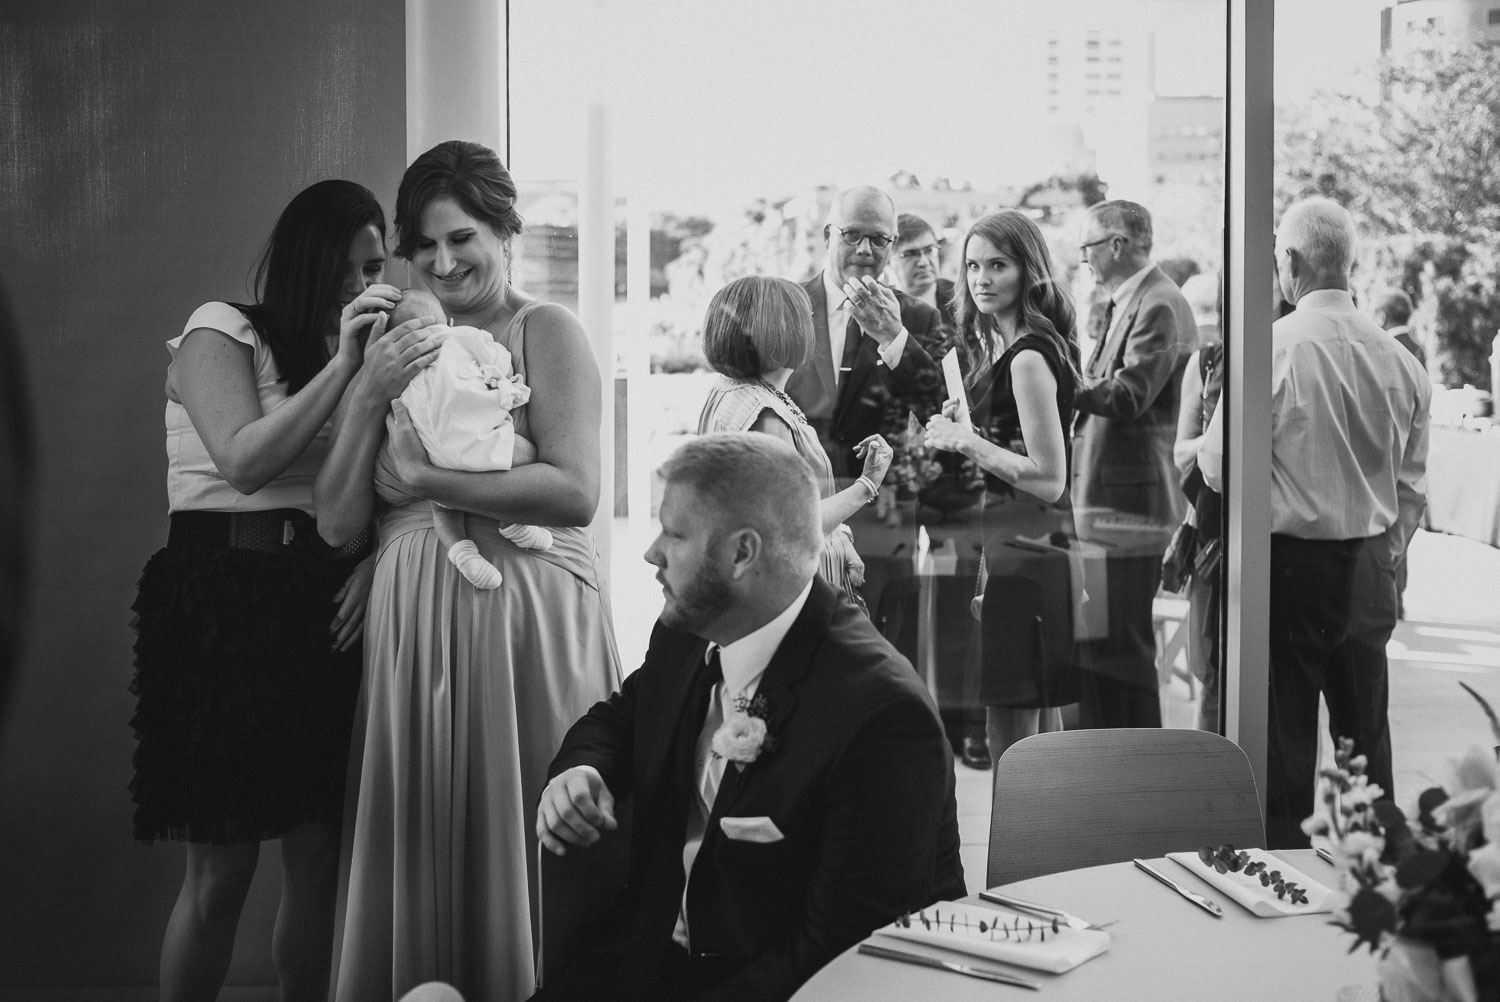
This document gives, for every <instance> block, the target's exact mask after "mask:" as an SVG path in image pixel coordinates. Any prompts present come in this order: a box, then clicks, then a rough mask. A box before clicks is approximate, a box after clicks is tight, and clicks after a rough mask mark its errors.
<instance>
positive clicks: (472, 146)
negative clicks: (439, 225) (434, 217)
mask: <svg viewBox="0 0 1500 1002" xmlns="http://www.w3.org/2000/svg"><path fill="white" fill-rule="evenodd" d="M439 198H452V199H453V200H454V201H455V202H457V203H458V206H459V208H461V209H463V210H464V212H466V213H468V214H469V215H470V216H473V217H474V218H475V219H478V220H480V221H482V222H484V223H487V224H488V225H489V227H490V229H492V230H494V231H495V233H496V234H497V235H498V236H499V237H500V238H501V239H502V240H503V239H505V238H507V237H512V236H515V235H516V234H517V233H520V232H521V215H520V213H518V212H517V211H516V182H515V181H514V180H513V179H512V178H511V176H510V171H508V170H506V169H505V165H504V164H503V163H501V162H500V158H499V157H498V156H496V155H495V151H494V150H492V149H490V148H489V147H488V146H485V145H484V144H482V143H472V142H468V141H466V140H462V139H450V140H448V141H447V142H446V143H438V144H437V145H436V146H434V147H433V148H432V149H430V150H428V151H427V152H426V153H423V154H422V155H421V156H419V157H417V159H415V160H413V161H412V162H411V166H410V167H408V168H406V173H405V174H402V175H401V186H400V188H398V189H397V191H396V256H397V257H400V258H404V259H406V260H408V261H410V260H411V255H412V251H414V250H415V249H416V246H417V239H418V237H419V236H420V233H419V232H418V231H419V230H420V228H421V222H422V210H424V209H426V208H427V206H428V205H429V204H431V203H432V202H433V201H434V200H435V199H439Z"/></svg>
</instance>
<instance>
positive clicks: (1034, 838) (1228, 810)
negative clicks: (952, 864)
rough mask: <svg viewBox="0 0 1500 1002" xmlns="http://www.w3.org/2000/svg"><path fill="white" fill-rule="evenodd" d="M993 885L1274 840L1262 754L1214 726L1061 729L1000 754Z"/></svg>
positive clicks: (988, 881)
mask: <svg viewBox="0 0 1500 1002" xmlns="http://www.w3.org/2000/svg"><path fill="white" fill-rule="evenodd" d="M991 808H992V809H991V814H990V843H989V861H988V866H987V867H986V874H985V886H986V887H996V886H998V885H1000V884H1008V883H1010V882H1012V881H1015V880H1025V879H1026V878H1028V877H1037V876H1041V875H1043V874H1047V873H1057V872H1059V871H1062V870H1074V869H1078V868H1080V867H1085V866H1097V865H1099V864H1103V863H1116V862H1120V861H1122V860H1128V859H1131V858H1132V857H1141V858H1150V857H1156V856H1162V855H1164V854H1165V853H1168V852H1178V851H1182V850H1189V849H1197V848H1198V847H1199V846H1204V845H1220V844H1222V843H1229V844H1231V845H1233V846H1234V847H1235V848H1237V849H1246V848H1259V847H1264V845H1265V843H1266V830H1265V824H1264V822H1263V821H1262V818H1261V809H1260V796H1259V794H1258V793H1257V792H1256V787H1255V774H1254V773H1253V772H1252V771H1251V769H1250V760H1249V759H1247V758H1246V757H1245V753H1244V752H1243V751H1241V750H1240V748H1239V746H1238V745H1236V744H1235V743H1234V742H1232V741H1230V740H1229V739H1228V738H1225V737H1222V736H1220V735H1218V734H1213V733H1210V732H1208V731H1189V730H1163V729H1156V728H1115V729H1102V730H1082V731H1057V732H1053V733H1048V734H1038V735H1036V736H1034V737H1029V738H1026V739H1025V740H1023V741H1018V742H1017V743H1016V744H1014V745H1012V746H1011V747H1010V748H1009V749H1007V750H1006V752H1005V754H1004V755H1002V756H1000V761H998V762H996V763H995V779H994V796H993V800H992V804H991Z"/></svg>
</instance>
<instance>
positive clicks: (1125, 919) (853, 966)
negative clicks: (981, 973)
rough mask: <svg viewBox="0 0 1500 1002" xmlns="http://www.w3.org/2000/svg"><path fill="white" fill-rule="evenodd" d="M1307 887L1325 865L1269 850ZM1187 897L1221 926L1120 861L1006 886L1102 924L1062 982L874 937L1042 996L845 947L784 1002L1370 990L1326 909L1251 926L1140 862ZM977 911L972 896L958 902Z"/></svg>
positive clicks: (1229, 905)
mask: <svg viewBox="0 0 1500 1002" xmlns="http://www.w3.org/2000/svg"><path fill="white" fill-rule="evenodd" d="M1277 855H1279V856H1281V857H1282V858H1283V859H1285V860H1286V861H1287V862H1288V863H1290V864H1292V865H1293V866H1295V867H1297V868H1298V869H1300V870H1302V871H1303V872H1304V873H1306V874H1307V875H1308V876H1309V877H1312V878H1314V879H1316V880H1321V881H1324V882H1325V883H1328V882H1331V880H1332V877H1333V872H1334V871H1333V867H1331V866H1329V865H1328V864H1327V863H1324V862H1322V861H1321V860H1319V859H1318V857H1317V856H1316V855H1314V854H1313V852H1312V850H1310V849H1304V850H1298V851H1283V852H1279V853H1277ZM1147 862H1149V863H1151V865H1152V866H1153V867H1155V868H1156V869H1157V870H1158V871H1159V872H1161V873H1163V874H1165V875H1167V876H1168V877H1171V878H1172V879H1173V880H1175V881H1177V882H1178V883H1180V884H1182V885H1183V886H1184V887H1186V888H1187V889H1188V890H1194V891H1200V892H1202V893H1204V894H1206V895H1208V896H1209V897H1211V898H1213V899H1214V900H1215V901H1217V902H1218V903H1219V904H1220V906H1222V907H1223V909H1224V917H1223V918H1214V917H1213V916H1212V915H1210V914H1208V913H1207V912H1205V911H1203V910H1202V909H1201V908H1198V907H1196V906H1194V905H1192V904H1190V903H1189V902H1188V901H1187V899H1186V898H1183V897H1182V896H1180V895H1178V894H1176V893H1175V892H1173V891H1172V890H1171V889H1170V888H1168V887H1166V886H1164V885H1162V884H1160V883H1158V882H1156V881H1155V880H1153V879H1151V877H1150V876H1149V875H1148V874H1145V873H1142V872H1141V871H1140V870H1137V869H1136V868H1135V867H1134V866H1133V865H1132V864H1130V863H1129V862H1125V863H1110V864H1108V865H1105V866H1093V867H1088V868H1086V869H1082V870H1069V871H1067V872H1065V873H1054V874H1050V875H1048V876H1045V877H1033V878H1032V879H1030V880H1020V881H1016V882H1015V883H1013V884H1007V885H1005V886H1004V887H1003V888H999V889H1000V890H1003V891H1004V892H1005V893H1007V894H1012V895H1014V896H1016V897H1018V898H1025V899H1027V900H1030V901H1036V902H1039V903H1041V904H1046V905H1051V906H1052V907H1054V908H1062V909H1064V910H1066V911H1069V912H1072V913H1073V914H1074V915H1080V916H1082V917H1084V918H1086V919H1088V920H1089V921H1090V922H1097V923H1101V924H1102V923H1104V922H1109V921H1111V920H1118V921H1116V922H1115V923H1114V924H1113V925H1111V926H1110V927H1109V934H1110V937H1111V942H1110V946H1109V949H1108V950H1107V951H1105V952H1104V953H1103V954H1101V955H1100V956H1098V957H1095V958H1093V959H1092V960H1089V961H1087V962H1085V963H1083V964H1082V965H1080V966H1078V967H1075V968H1074V969H1073V970H1071V971H1069V972H1067V973H1066V974H1047V973H1043V972H1041V971H1031V970H1027V969H1025V968H1019V967H1013V966H1011V965H1007V964H999V963H994V962H991V961H988V960H982V959H979V958H977V957H973V956H969V955H968V954H962V953H955V952H952V951H949V950H940V949H936V948H932V947H928V946H925V945H923V944H919V943H913V942H908V941H906V940H899V939H893V938H891V937H888V936H881V935H879V934H877V935H876V936H874V937H873V940H872V941H873V942H878V943H880V944H881V945H883V946H889V947H893V948H895V949H899V950H906V951H909V952H912V953H923V954H926V955H928V956H933V957H940V958H942V959H944V960H951V961H955V962H957V963H961V964H972V965H976V966H980V967H992V968H995V969H997V970H1005V971H1010V972H1013V973H1016V974H1019V975H1021V976H1022V977H1026V978H1029V979H1031V980H1033V981H1037V982H1039V983H1040V984H1041V990H1040V991H1037V992H1031V991H1028V990H1026V989H1024V988H1013V987H1010V986H1007V985H998V984H994V983H991V982H987V981H981V980H979V979H977V978H970V977H965V976H963V975H960V974H953V973H951V972H948V971H941V970H936V969H933V968H926V967H919V966H916V965H914V964H905V963H899V962H896V961H892V960H884V959H881V958H878V957H870V956H866V955H863V954H860V953H858V952H857V951H856V950H854V949H851V950H849V951H847V952H845V953H843V954H841V955H840V956H838V957H836V958H835V959H834V960H833V962H832V963H830V964H829V965H828V966H827V967H825V968H823V969H822V970H821V971H819V972H818V973H817V974H815V975H813V977H812V979H811V980H809V981H808V982H807V983H806V984H805V985H803V986H802V988H801V990H800V991H798V992H797V994H796V995H794V996H793V1000H794V1002H839V1000H847V1002H868V1000H872V999H942V1000H943V1002H965V1000H968V999H973V1000H975V1002H994V1000H995V999H999V998H1016V999H1026V998H1036V999H1039V1000H1045V1002H1062V1000H1075V999H1076V1000H1089V1002H1098V1000H1101V999H1109V1000H1111V1002H1135V1000H1141V1002H1147V1000H1149V1002H1159V1000H1161V999H1189V998H1192V999H1206V998H1212V999H1215V1000H1218V1002H1235V1000H1240V999H1243V1000H1245V1002H1264V1000H1266V999H1298V1000H1302V999H1307V1000H1313V1002H1336V1000H1337V999H1338V997H1339V992H1340V990H1341V989H1343V988H1346V987H1350V986H1360V987H1363V986H1371V988H1372V996H1373V986H1374V984H1375V981H1376V974H1375V959H1374V958H1373V957H1372V956H1370V954H1369V953H1368V952H1367V951H1366V950H1365V949H1361V950H1359V951H1358V952H1356V953H1353V954H1351V953H1349V946H1350V945H1351V943H1352V942H1353V936H1352V935H1351V934H1349V933H1346V932H1344V931H1343V930H1342V929H1339V928H1337V927H1335V926H1333V925H1330V924H1329V916H1328V914H1327V913H1326V912H1323V913H1319V914H1315V915H1306V916H1294V917H1290V918H1256V917H1255V916H1254V915H1252V914H1250V912H1248V911H1246V910H1245V909H1244V908H1242V907H1240V906H1239V905H1238V904H1236V903H1235V902H1234V901H1233V900H1231V899H1229V898H1228V897H1227V896H1226V895H1225V894H1223V893H1222V892H1221V891H1219V890H1217V889H1216V888H1214V887H1213V886H1212V885H1210V884H1208V883H1207V882H1205V881H1203V880H1200V879H1199V878H1198V877H1196V876H1193V875H1191V874H1190V872H1189V871H1188V870H1187V869H1185V868H1184V867H1182V866H1180V865H1178V864H1177V863H1174V862H1173V861H1171V860H1169V859H1157V860H1148V861H1147ZM964 900H965V901H967V902H971V903H974V904H984V902H983V901H981V900H980V899H979V898H978V897H976V896H970V897H967V898H964Z"/></svg>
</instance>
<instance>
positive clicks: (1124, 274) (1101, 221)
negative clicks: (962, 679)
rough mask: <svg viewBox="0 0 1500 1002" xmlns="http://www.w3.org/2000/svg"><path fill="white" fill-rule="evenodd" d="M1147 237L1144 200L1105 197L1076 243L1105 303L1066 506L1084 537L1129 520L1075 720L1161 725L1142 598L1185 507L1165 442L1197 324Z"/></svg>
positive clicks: (1081, 403) (1081, 406) (1150, 589)
mask: <svg viewBox="0 0 1500 1002" xmlns="http://www.w3.org/2000/svg"><path fill="white" fill-rule="evenodd" d="M1151 242H1152V232H1151V214H1150V213H1149V212H1147V211H1146V209H1145V207H1144V206H1141V205H1138V204H1136V203H1135V202H1127V201H1123V200H1114V201H1108V202H1100V203H1099V204H1097V205H1095V206H1093V207H1092V208H1090V210H1089V214H1088V221H1087V224H1086V225H1085V228H1084V238H1083V243H1082V245H1081V246H1080V247H1079V251H1080V253H1081V254H1082V256H1083V260H1084V262H1085V263H1087V264H1088V266H1089V267H1090V268H1091V269H1092V270H1093V272H1094V277H1095V278H1096V279H1097V280H1098V282H1099V284H1100V285H1101V286H1103V287H1104V289H1106V290H1107V291H1108V293H1109V299H1108V300H1107V301H1106V314H1105V316H1106V319H1105V323H1104V329H1103V332H1102V333H1101V335H1100V337H1099V340H1098V341H1097V342H1096V344H1095V346H1094V350H1093V353H1092V355H1091V357H1090V359H1089V363H1088V367H1087V368H1086V369H1085V371H1084V373H1083V386H1082V388H1081V389H1079V391H1078V393H1077V395H1076V396H1075V397H1074V406H1075V407H1076V408H1077V411H1078V416H1077V419H1076V423H1075V425H1074V436H1075V437H1074V445H1073V493H1072V500H1073V507H1074V511H1075V512H1077V513H1078V516H1079V520H1080V531H1081V532H1086V533H1091V534H1092V535H1094V536H1095V537H1096V538H1104V537H1105V536H1107V535H1108V533H1107V531H1104V530H1101V531H1093V530H1092V529H1091V528H1090V526H1092V525H1107V524H1108V520H1109V518H1110V517H1119V516H1124V517H1125V519H1129V518H1130V517H1132V516H1133V517H1134V518H1135V519H1136V520H1138V527H1137V528H1135V529H1133V530H1131V531H1130V532H1129V533H1128V534H1127V533H1116V534H1115V535H1114V537H1113V538H1114V540H1115V542H1116V543H1117V544H1118V542H1119V540H1120V537H1122V536H1127V535H1128V536H1129V537H1130V544H1129V546H1128V548H1120V547H1118V546H1117V548H1116V549H1115V550H1114V551H1113V552H1111V553H1110V557H1109V576H1108V585H1109V587H1108V602H1109V613H1108V619H1109V629H1108V636H1107V637H1106V638H1104V639H1100V640H1094V641H1090V642H1089V643H1088V649H1087V652H1086V654H1085V656H1084V658H1083V662H1084V665H1085V668H1086V670H1085V671H1084V672H1083V673H1082V678H1083V695H1082V698H1081V700H1080V704H1079V718H1080V722H1081V723H1082V724H1083V725H1084V726H1086V727H1159V726H1161V704H1160V701H1159V697H1158V695H1157V683H1156V639H1155V633H1154V630H1153V626H1152V620H1151V603H1152V599H1153V597H1154V596H1155V594H1156V589H1157V585H1158V584H1159V582H1160V574H1161V557H1162V554H1163V553H1164V552H1165V550H1166V543H1167V541H1168V539H1169V538H1170V535H1171V532H1172V530H1173V529H1174V528H1175V527H1176V526H1177V525H1178V524H1179V523H1180V522H1181V521H1182V516H1183V512H1184V508H1185V504H1186V502H1185V499H1184V497H1183V495H1182V491H1181V489H1180V487H1179V484H1178V474H1177V470H1176V468H1175V467H1174V466H1173V463H1172V444H1173V442H1174V440H1175V438H1176V434H1177V404H1178V397H1179V392H1180V388H1181V385H1182V370H1183V367H1184V366H1185V365H1186V364H1187V360H1188V357H1189V356H1190V355H1192V353H1193V349H1194V348H1195V347H1196V346H1197V329H1198V328H1197V324H1196V322H1195V321H1194V319H1193V311H1192V308H1191V307H1190V306H1189V305H1188V302H1187V300H1186V299H1185V298H1184V297H1183V295H1182V292H1181V290H1179V289H1178V288H1177V284H1176V283H1175V282H1173V281H1172V280H1171V279H1170V278H1168V277H1167V275H1166V273H1165V272H1163V271H1162V270H1161V269H1160V268H1159V267H1157V266H1156V265H1155V264H1154V263H1152V260H1151ZM1100 516H1104V519H1103V520H1100ZM1121 521H1124V519H1121ZM1148 521H1149V523H1152V524H1154V525H1155V526H1156V527H1157V528H1156V529H1154V530H1153V529H1152V528H1149V527H1146V526H1145V523H1146V522H1148ZM1117 554H1118V556H1117Z"/></svg>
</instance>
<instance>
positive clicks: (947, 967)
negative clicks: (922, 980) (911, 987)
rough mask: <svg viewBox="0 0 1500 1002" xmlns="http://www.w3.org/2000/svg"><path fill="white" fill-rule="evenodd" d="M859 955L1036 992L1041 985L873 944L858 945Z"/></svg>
mask: <svg viewBox="0 0 1500 1002" xmlns="http://www.w3.org/2000/svg"><path fill="white" fill-rule="evenodd" d="M859 952H860V953H868V954H869V955H870V956H872V957H884V958H885V959H886V960H900V961H902V962H904V963H907V964H917V965H918V966H921V967H936V968H938V969H939V970H943V971H952V972H953V973H954V974H967V975H968V976H969V977H971V978H980V979H981V980H984V981H994V982H997V983H999V984H1002V985H1014V986H1015V987H1017V988H1030V989H1031V990H1032V991H1036V990H1038V989H1039V988H1041V985H1039V984H1037V983H1036V982H1035V981H1028V980H1027V979H1025V978H1018V977H1016V976H1015V975H1014V974H1005V973H1003V972H1001V971H993V970H990V969H989V968H985V967H970V966H969V965H968V964H955V963H953V962H952V961H949V960H939V959H938V958H936V957H929V956H927V955H925V954H921V953H907V952H906V951H905V950H892V949H890V948H889V947H885V946H876V945H875V944H874V943H861V944H859Z"/></svg>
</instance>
